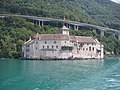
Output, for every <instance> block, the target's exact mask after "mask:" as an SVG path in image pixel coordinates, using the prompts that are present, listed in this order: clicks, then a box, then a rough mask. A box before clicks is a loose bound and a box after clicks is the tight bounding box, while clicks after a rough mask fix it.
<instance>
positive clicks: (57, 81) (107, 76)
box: [0, 57, 120, 90]
mask: <svg viewBox="0 0 120 90" xmlns="http://www.w3.org/2000/svg"><path fill="white" fill-rule="evenodd" d="M0 90H120V57H112V58H106V59H105V60H102V61H100V60H89V61H88V60H73V61H70V60H69V61H67V60H65V61H30V60H29V61H25V60H24V61H22V60H0Z"/></svg>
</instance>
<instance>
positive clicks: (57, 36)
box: [39, 34, 69, 40]
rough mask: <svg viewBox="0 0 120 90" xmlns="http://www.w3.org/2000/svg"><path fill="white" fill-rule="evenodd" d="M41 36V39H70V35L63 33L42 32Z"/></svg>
mask: <svg viewBox="0 0 120 90" xmlns="http://www.w3.org/2000/svg"><path fill="white" fill-rule="evenodd" d="M39 38H40V39H41V40H69V36H68V35H63V34H42V35H40V37H39Z"/></svg>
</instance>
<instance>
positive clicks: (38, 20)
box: [0, 14, 120, 40]
mask: <svg viewBox="0 0 120 90" xmlns="http://www.w3.org/2000/svg"><path fill="white" fill-rule="evenodd" d="M8 16H14V17H20V18H25V19H27V20H29V21H31V22H32V23H34V24H38V25H40V26H44V22H51V21H52V22H61V23H65V24H66V26H67V27H68V28H71V27H73V29H74V30H79V27H81V26H86V27H92V28H95V29H96V30H99V31H100V34H101V36H104V33H105V32H106V31H110V32H112V33H113V35H118V39H119V40H120V31H119V30H116V29H111V28H108V27H101V26H97V25H92V24H87V23H80V22H76V21H70V20H64V19H54V18H47V17H37V16H27V15H15V14H14V15H13V14H0V18H5V17H8Z"/></svg>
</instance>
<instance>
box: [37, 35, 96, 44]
mask: <svg viewBox="0 0 120 90" xmlns="http://www.w3.org/2000/svg"><path fill="white" fill-rule="evenodd" d="M35 38H37V39H38V38H39V39H40V40H70V41H78V42H81V43H95V42H96V41H95V40H94V38H92V37H88V36H68V35H63V34H41V35H40V34H38V33H37V34H36V36H35Z"/></svg>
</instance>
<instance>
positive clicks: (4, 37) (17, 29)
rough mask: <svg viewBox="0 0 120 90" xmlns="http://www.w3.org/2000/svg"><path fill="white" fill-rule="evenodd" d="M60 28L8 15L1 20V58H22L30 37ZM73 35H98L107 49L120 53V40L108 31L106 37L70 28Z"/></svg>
mask: <svg viewBox="0 0 120 90" xmlns="http://www.w3.org/2000/svg"><path fill="white" fill-rule="evenodd" d="M59 30H60V29H58V28H52V27H49V26H48V27H40V26H37V25H33V24H32V23H31V22H27V21H26V20H25V19H22V18H17V17H6V18H4V19H2V20H0V32H1V33H0V58H21V55H22V51H21V50H22V49H21V48H22V44H23V43H24V41H25V40H28V39H29V37H30V36H31V37H33V36H34V35H35V34H36V33H37V32H38V33H40V34H43V33H44V34H45V33H53V34H55V33H59V32H60V31H59ZM70 34H71V35H85V36H93V37H97V38H98V39H99V40H100V41H101V42H102V43H103V44H104V46H105V51H108V52H111V53H112V52H114V53H115V54H120V41H119V40H117V39H116V38H115V37H114V36H112V34H111V33H107V34H106V37H103V38H100V36H99V35H98V34H96V32H94V31H89V30H88V31H86V30H70Z"/></svg>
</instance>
